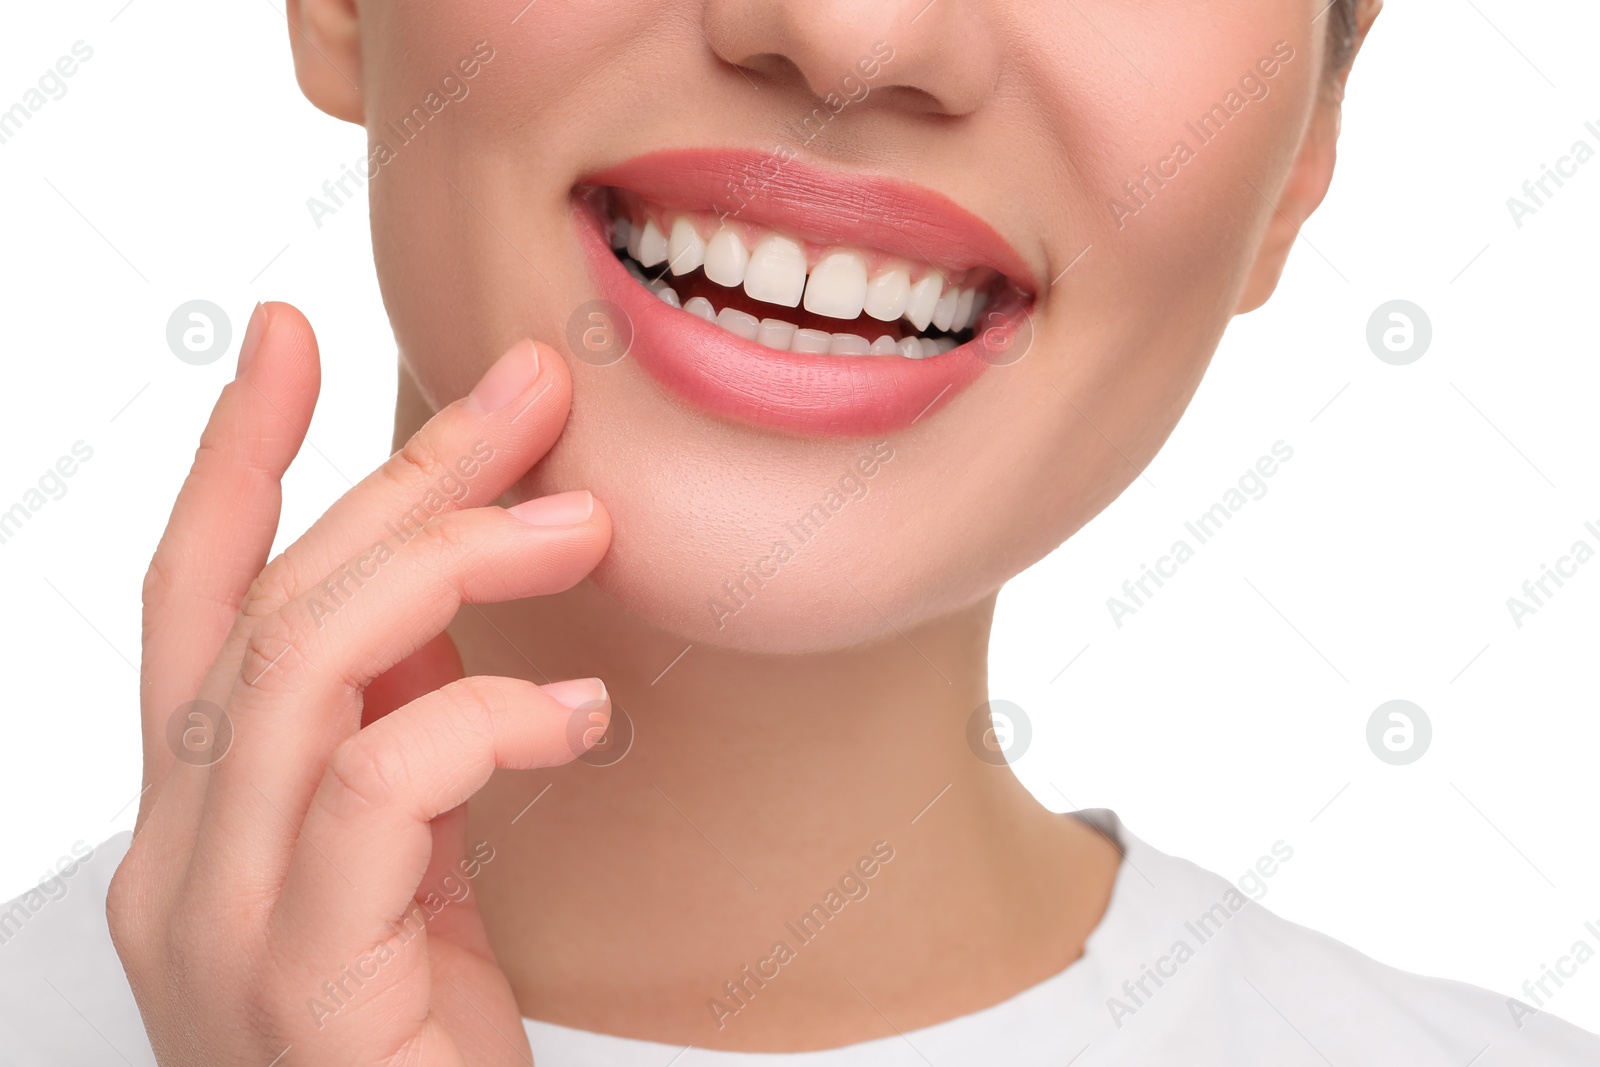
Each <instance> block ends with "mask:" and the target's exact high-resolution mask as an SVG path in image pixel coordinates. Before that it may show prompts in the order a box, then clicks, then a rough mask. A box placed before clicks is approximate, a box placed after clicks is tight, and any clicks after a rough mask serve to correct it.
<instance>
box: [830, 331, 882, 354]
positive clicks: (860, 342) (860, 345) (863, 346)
mask: <svg viewBox="0 0 1600 1067" xmlns="http://www.w3.org/2000/svg"><path fill="white" fill-rule="evenodd" d="M871 351H872V346H871V345H869V344H867V339H866V338H865V337H862V336H861V335H860V334H858V333H836V334H834V335H833V340H832V342H831V343H829V345H828V355H830V356H865V355H867V354H869V353H870V352H871Z"/></svg>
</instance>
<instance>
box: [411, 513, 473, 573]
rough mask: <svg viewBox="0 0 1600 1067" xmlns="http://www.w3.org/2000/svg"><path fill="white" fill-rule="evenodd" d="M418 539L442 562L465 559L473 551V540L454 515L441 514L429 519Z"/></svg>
mask: <svg viewBox="0 0 1600 1067" xmlns="http://www.w3.org/2000/svg"><path fill="white" fill-rule="evenodd" d="M418 540H419V541H420V542H421V544H420V545H419V547H420V548H421V549H422V550H423V551H424V552H426V553H427V554H428V555H430V556H432V557H434V558H436V559H437V560H439V561H440V562H442V563H447V564H448V563H450V562H453V561H456V560H459V559H463V558H465V557H466V556H468V555H469V554H470V553H471V551H472V548H471V545H472V542H471V540H470V539H469V538H468V537H467V534H466V530H465V529H464V528H463V527H462V525H461V523H460V522H459V521H456V519H455V516H454V515H440V516H438V517H436V518H433V519H430V520H428V522H427V523H426V524H425V525H424V526H423V527H422V531H421V533H420V534H419V535H418Z"/></svg>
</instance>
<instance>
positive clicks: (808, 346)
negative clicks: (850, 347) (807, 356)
mask: <svg viewBox="0 0 1600 1067" xmlns="http://www.w3.org/2000/svg"><path fill="white" fill-rule="evenodd" d="M832 347H833V335H832V334H827V333H823V332H822V331H821V330H796V331H795V332H794V340H793V341H792V342H790V346H789V351H791V352H809V353H812V354H813V355H827V353H828V349H830V348H832Z"/></svg>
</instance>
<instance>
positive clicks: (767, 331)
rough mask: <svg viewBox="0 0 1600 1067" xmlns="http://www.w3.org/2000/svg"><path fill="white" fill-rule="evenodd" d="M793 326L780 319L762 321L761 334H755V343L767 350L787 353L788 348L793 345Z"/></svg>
mask: <svg viewBox="0 0 1600 1067" xmlns="http://www.w3.org/2000/svg"><path fill="white" fill-rule="evenodd" d="M794 331H795V325H794V323H792V322H784V321H783V320H782V319H762V320H761V332H760V333H758V334H756V341H757V342H758V343H760V344H764V345H766V346H767V347H768V348H776V349H779V350H780V351H783V352H787V351H789V346H790V345H791V344H793V343H794Z"/></svg>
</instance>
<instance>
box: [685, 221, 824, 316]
mask: <svg viewBox="0 0 1600 1067" xmlns="http://www.w3.org/2000/svg"><path fill="white" fill-rule="evenodd" d="M735 240H737V238H735ZM712 280H713V281H715V279H712ZM816 284H817V276H816V274H814V273H813V274H812V275H811V285H810V286H809V287H808V286H807V285H806V250H805V249H804V248H801V247H800V243H799V242H798V241H791V240H789V238H787V237H782V236H780V235H778V234H775V233H771V234H768V235H767V236H766V237H763V238H762V239H761V243H760V244H758V245H756V250H755V251H754V252H753V253H751V255H750V262H749V264H748V265H747V266H746V267H745V271H744V291H745V292H746V293H747V294H749V296H750V298H751V299H752V300H761V301H764V302H766V303H768V304H782V305H783V306H784V307H786V308H792V307H794V306H795V305H797V304H799V303H800V292H801V290H805V292H806V310H807V311H815V310H816V309H815V308H813V307H812V306H811V292H812V290H813V289H815V288H816ZM842 317H845V316H841V318H842ZM849 317H854V316H849Z"/></svg>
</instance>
